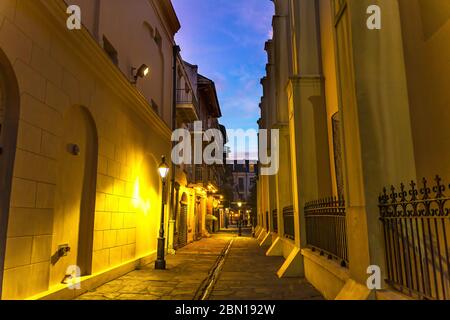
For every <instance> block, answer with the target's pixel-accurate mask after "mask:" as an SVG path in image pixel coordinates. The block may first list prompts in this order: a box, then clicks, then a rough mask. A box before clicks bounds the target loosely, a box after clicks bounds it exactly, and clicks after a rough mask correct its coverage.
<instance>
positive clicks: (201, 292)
mask: <svg viewBox="0 0 450 320" xmlns="http://www.w3.org/2000/svg"><path fill="white" fill-rule="evenodd" d="M233 242H234V238H233V239H231V240H230V241H229V242H228V244H227V245H226V246H225V247H224V248H223V250H222V252H221V253H220V255H219V256H218V258H217V260H216V262H215V263H214V265H213V267H212V268H211V270H210V271H209V274H208V277H207V278H206V279H205V280H203V282H202V283H201V284H200V286H199V288H198V289H197V292H196V293H195V296H194V299H193V300H202V301H203V300H208V298H209V296H210V294H211V291H212V289H213V288H214V285H215V284H216V281H217V279H218V277H219V274H220V272H221V271H222V267H223V264H224V263H225V259H226V258H227V256H228V253H229V252H230V249H231V246H232V245H233Z"/></svg>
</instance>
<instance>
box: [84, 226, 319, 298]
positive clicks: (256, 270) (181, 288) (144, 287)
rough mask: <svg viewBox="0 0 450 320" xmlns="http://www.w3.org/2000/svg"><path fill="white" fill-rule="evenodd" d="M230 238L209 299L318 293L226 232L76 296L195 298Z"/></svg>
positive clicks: (278, 260)
mask: <svg viewBox="0 0 450 320" xmlns="http://www.w3.org/2000/svg"><path fill="white" fill-rule="evenodd" d="M232 239H234V240H233V242H232V245H231V248H230V250H229V252H228V255H227V256H226V257H225V259H224V262H223V265H222V267H221V269H219V272H218V277H217V281H216V282H215V284H214V287H212V290H210V293H209V295H208V299H210V300H257V299H261V300H299V299H322V297H321V295H320V294H319V293H318V292H317V291H316V290H315V289H314V288H313V287H312V286H311V285H310V284H309V283H308V282H307V281H306V280H304V279H301V278H289V279H278V277H277V276H276V270H277V269H278V268H279V267H280V266H281V264H282V263H283V258H281V257H266V256H265V254H264V252H265V250H264V249H262V248H260V247H259V246H258V244H257V242H256V240H255V239H253V238H251V237H249V233H248V232H247V236H245V234H244V237H236V235H235V234H233V233H230V232H227V233H220V234H215V235H213V236H212V237H211V238H208V239H202V240H200V241H197V242H194V243H192V244H189V245H188V246H186V247H184V248H182V249H180V250H178V251H177V253H176V255H169V256H168V257H167V270H164V271H160V270H155V269H154V266H153V264H150V265H148V266H145V267H143V268H142V269H140V270H135V271H132V272H130V273H128V274H127V275H125V276H123V277H120V278H118V279H116V280H113V281H111V282H109V283H107V284H105V285H102V286H100V287H99V288H97V289H95V290H93V291H90V292H87V293H85V294H83V295H81V296H80V297H79V298H78V299H80V300H193V299H197V298H199V297H200V296H202V295H201V293H202V290H200V289H201V288H204V287H205V286H207V285H208V283H209V278H210V275H211V271H212V270H213V267H214V266H216V265H217V262H218V261H220V260H219V259H218V258H219V256H220V255H221V253H222V251H223V250H224V248H226V247H227V246H228V244H229V243H230V241H231V240H232Z"/></svg>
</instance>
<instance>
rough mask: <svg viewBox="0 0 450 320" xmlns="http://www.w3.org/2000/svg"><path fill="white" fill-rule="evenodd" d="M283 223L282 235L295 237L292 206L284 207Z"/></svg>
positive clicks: (288, 237) (289, 237)
mask: <svg viewBox="0 0 450 320" xmlns="http://www.w3.org/2000/svg"><path fill="white" fill-rule="evenodd" d="M283 225H284V237H285V238H287V239H291V240H294V239H295V229H294V206H289V207H285V208H284V209H283Z"/></svg>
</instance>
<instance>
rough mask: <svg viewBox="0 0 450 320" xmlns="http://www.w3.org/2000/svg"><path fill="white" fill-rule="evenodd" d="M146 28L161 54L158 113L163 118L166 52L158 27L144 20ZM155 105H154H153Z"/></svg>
mask: <svg viewBox="0 0 450 320" xmlns="http://www.w3.org/2000/svg"><path fill="white" fill-rule="evenodd" d="M143 25H144V28H145V29H147V30H148V32H149V34H150V37H151V39H152V40H153V42H154V44H155V46H156V49H157V51H158V55H159V60H160V61H159V62H160V63H161V64H160V66H161V100H160V105H159V106H158V110H157V112H158V114H159V115H160V116H161V118H164V103H165V99H164V83H165V80H166V79H165V78H166V72H165V60H164V54H163V52H162V38H161V35H160V34H159V31H158V29H156V28H153V27H152V26H151V24H150V23H149V22H147V21H144V23H143ZM153 107H154V106H153Z"/></svg>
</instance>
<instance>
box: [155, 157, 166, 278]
mask: <svg viewBox="0 0 450 320" xmlns="http://www.w3.org/2000/svg"><path fill="white" fill-rule="evenodd" d="M158 172H159V176H160V177H161V181H162V196H161V226H160V228H159V238H158V251H157V259H156V261H155V269H156V270H165V269H166V260H165V259H164V247H165V238H164V205H165V201H164V193H165V192H164V191H165V187H166V179H167V175H168V174H169V166H168V165H167V163H166V157H165V156H162V157H161V164H160V165H159V167H158Z"/></svg>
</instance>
